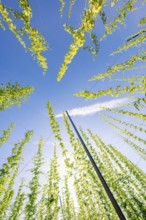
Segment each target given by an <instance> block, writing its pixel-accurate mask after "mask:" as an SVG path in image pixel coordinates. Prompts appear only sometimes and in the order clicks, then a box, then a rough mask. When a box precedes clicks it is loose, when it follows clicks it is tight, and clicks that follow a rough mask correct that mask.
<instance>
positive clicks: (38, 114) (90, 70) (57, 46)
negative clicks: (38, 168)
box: [0, 0, 146, 173]
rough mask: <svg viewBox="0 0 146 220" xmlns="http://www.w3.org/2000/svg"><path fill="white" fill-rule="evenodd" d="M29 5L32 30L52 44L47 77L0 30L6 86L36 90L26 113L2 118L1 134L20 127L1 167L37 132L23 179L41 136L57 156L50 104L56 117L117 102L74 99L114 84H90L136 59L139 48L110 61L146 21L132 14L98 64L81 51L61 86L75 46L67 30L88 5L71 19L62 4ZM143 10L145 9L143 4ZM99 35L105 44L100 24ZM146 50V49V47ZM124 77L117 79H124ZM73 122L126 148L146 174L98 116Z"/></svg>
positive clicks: (103, 47) (0, 69)
mask: <svg viewBox="0 0 146 220" xmlns="http://www.w3.org/2000/svg"><path fill="white" fill-rule="evenodd" d="M3 2H4V3H5V4H6V5H9V6H12V7H13V8H14V7H16V8H18V5H17V4H16V1H11V2H10V3H9V1H8V0H5V1H3ZM121 2H122V1H121ZM120 4H122V3H120ZM30 5H31V6H32V11H33V17H32V24H33V26H34V27H36V28H37V29H38V30H39V31H40V33H41V34H42V35H43V36H44V38H45V39H46V40H47V41H48V47H49V48H48V51H46V52H45V53H44V56H45V57H46V58H47V61H48V71H47V73H46V75H43V70H42V69H41V68H40V67H39V65H38V64H37V62H36V60H33V58H32V57H31V55H30V53H29V52H27V53H26V52H25V51H24V48H22V46H21V45H20V44H19V42H18V40H17V39H16V38H15V36H14V34H13V33H11V32H10V31H9V30H8V28H6V31H3V30H2V29H1V30H0V31H1V34H0V42H1V43H0V51H1V56H0V76H1V77H0V81H1V82H3V83H7V82H8V81H11V82H12V83H15V82H16V81H18V82H19V83H20V84H21V85H22V86H26V85H32V86H33V87H34V89H35V90H34V93H33V94H32V95H31V96H30V97H29V99H28V100H27V101H25V102H24V103H23V104H22V106H21V107H17V106H13V107H12V108H10V109H6V110H5V111H4V112H1V113H0V121H1V129H6V128H7V126H8V125H9V124H10V122H16V127H15V129H14V131H13V133H12V136H11V140H10V141H8V142H7V143H6V144H5V145H4V147H3V148H2V149H0V151H1V162H3V161H4V159H5V158H6V157H7V156H8V155H10V152H11V147H12V145H13V143H15V142H16V141H17V140H18V139H19V140H21V139H22V137H23V134H24V132H25V131H26V130H28V129H33V130H34V132H35V134H34V137H33V138H32V140H31V142H30V144H29V145H28V146H26V148H25V149H24V158H25V159H24V163H23V167H24V169H23V172H22V173H24V171H25V170H27V169H28V168H29V166H27V163H28V162H29V160H30V159H31V158H32V157H33V155H34V153H35V152H36V149H37V148H36V143H37V142H38V140H39V137H40V136H41V135H42V136H44V138H45V140H46V141H47V144H46V145H45V147H44V154H45V155H46V154H48V155H51V154H52V145H51V143H52V142H53V140H54V139H53V135H52V131H51V129H50V125H49V118H48V114H47V109H46V103H47V101H48V100H50V101H51V104H52V106H53V109H54V112H55V114H56V115H57V114H60V113H61V112H62V111H64V110H67V109H69V110H70V109H74V108H80V107H84V106H89V105H93V104H97V103H99V102H107V101H110V100H112V98H111V97H109V96H107V97H102V98H99V99H98V100H97V99H96V100H84V99H83V98H77V97H75V96H74V95H73V94H74V93H76V92H78V91H81V90H83V89H88V90H91V91H97V90H98V89H100V88H108V87H110V83H111V82H110V81H109V80H105V82H102V83H101V82H97V81H95V82H94V81H93V82H88V80H89V79H90V78H91V77H92V76H93V75H94V74H97V73H98V72H104V71H105V70H106V69H107V67H108V65H114V64H116V63H120V62H123V61H124V60H126V59H127V58H128V57H130V55H131V54H132V53H134V52H136V51H138V50H139V49H138V48H136V49H132V50H131V51H130V52H127V53H126V52H125V53H120V54H117V55H115V56H109V54H110V53H111V52H113V51H114V50H115V49H116V48H117V47H119V46H120V45H121V44H123V43H124V42H125V39H127V38H128V37H129V35H131V34H133V33H134V32H136V31H138V30H139V28H138V27H137V23H138V21H139V19H140V18H141V17H143V16H145V11H146V8H145V6H144V7H143V8H141V9H140V10H136V11H134V12H132V13H131V14H129V15H128V16H127V19H126V26H122V25H120V26H119V29H118V30H116V31H115V32H114V33H113V34H112V35H109V36H108V37H107V38H106V39H105V40H103V41H102V42H100V51H99V55H98V56H97V57H96V58H93V56H92V54H91V53H90V52H87V51H84V50H82V49H80V50H79V52H78V54H77V55H76V56H75V58H74V59H73V61H72V63H71V64H70V65H69V68H68V71H67V73H66V74H65V76H64V77H63V79H62V80H61V82H57V80H56V78H57V74H58V71H59V68H60V66H61V64H62V62H63V58H64V56H65V54H66V52H67V51H68V48H69V45H70V43H71V42H72V41H73V39H72V36H71V35H69V34H68V33H67V32H65V31H64V28H63V24H64V23H68V24H70V25H71V26H73V27H77V26H79V25H80V22H81V13H82V8H83V6H84V5H85V3H83V1H82V3H81V1H77V2H76V4H75V6H74V7H73V13H72V16H71V18H70V19H69V18H68V16H67V11H68V6H66V8H65V11H64V15H63V16H62V17H60V15H59V10H60V3H59V1H46V0H42V1H39V0H36V1H33V0H30ZM138 5H140V3H139V2H138ZM112 9H113V8H111V9H110V10H107V9H105V10H106V12H107V13H108V14H109V20H112V18H113V17H114V13H113V11H112ZM95 33H96V34H97V36H98V39H100V37H101V36H102V35H103V33H104V28H103V25H102V22H101V21H100V19H97V21H96V25H95ZM87 39H88V36H87ZM87 42H88V43H89V40H87ZM143 48H145V45H144V46H143ZM135 72H136V71H135ZM138 73H141V74H142V73H143V72H142V70H140V71H139V72H138ZM120 74H121V73H120ZM120 74H118V75H117V76H118V77H119V76H120ZM130 74H131V71H129V73H127V76H128V75H130ZM123 85H124V84H123ZM121 97H123V96H121ZM126 97H127V96H126ZM122 118H123V119H124V116H121V119H122ZM73 119H74V121H75V123H76V124H77V125H81V126H83V127H84V128H90V129H92V130H93V131H95V132H97V133H98V132H99V134H100V135H101V136H102V137H104V139H105V141H109V142H110V143H118V142H119V144H118V146H120V147H121V148H122V151H123V152H124V154H126V155H127V156H129V157H130V159H132V160H133V161H136V163H138V164H139V166H140V167H141V168H144V162H143V160H140V161H139V156H137V155H136V154H134V153H132V154H131V150H130V149H128V148H127V147H124V142H122V141H121V142H120V141H119V138H117V137H116V135H115V132H114V131H112V130H111V128H110V127H109V126H108V125H106V124H104V123H103V122H102V121H101V120H100V119H99V116H98V114H97V113H96V114H94V115H88V116H84V117H81V116H77V117H74V118H73ZM132 120H133V119H132ZM58 121H59V122H60V123H61V125H62V126H63V123H62V119H61V118H60V119H58ZM63 131H64V129H63ZM2 158H3V159H2Z"/></svg>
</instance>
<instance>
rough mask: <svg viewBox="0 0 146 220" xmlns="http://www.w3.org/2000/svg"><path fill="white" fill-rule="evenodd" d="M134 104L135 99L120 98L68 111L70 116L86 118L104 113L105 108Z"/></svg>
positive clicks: (60, 115)
mask: <svg viewBox="0 0 146 220" xmlns="http://www.w3.org/2000/svg"><path fill="white" fill-rule="evenodd" d="M130 101H131V102H132V101H133V99H130V98H120V99H114V100H111V101H107V102H101V103H97V104H94V105H90V106H85V107H81V108H74V109H71V110H68V113H69V114H70V116H85V115H93V114H95V113H96V112H99V111H102V110H103V109H104V108H110V109H112V108H117V107H120V106H123V105H125V104H128V103H129V102H130ZM55 117H56V118H60V117H62V114H58V115H56V116H55Z"/></svg>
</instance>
